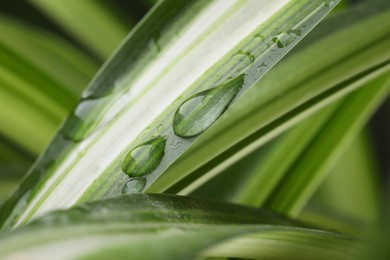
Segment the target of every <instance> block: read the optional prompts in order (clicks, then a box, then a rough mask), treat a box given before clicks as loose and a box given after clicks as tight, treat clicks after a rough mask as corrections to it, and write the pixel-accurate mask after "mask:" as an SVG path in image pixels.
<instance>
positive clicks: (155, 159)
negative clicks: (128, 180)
mask: <svg viewBox="0 0 390 260" xmlns="http://www.w3.org/2000/svg"><path fill="white" fill-rule="evenodd" d="M165 144H166V140H165V138H164V137H162V136H158V137H156V138H153V139H151V140H149V141H147V142H145V143H142V144H140V145H138V146H136V147H135V148H133V149H132V150H130V151H129V152H128V153H127V155H126V157H125V160H124V161H123V164H122V170H123V172H125V173H126V174H127V175H128V176H130V177H136V176H142V175H145V174H149V173H151V172H152V171H153V170H155V169H156V168H157V167H158V165H159V164H160V162H161V160H162V158H163V157H164V150H165Z"/></svg>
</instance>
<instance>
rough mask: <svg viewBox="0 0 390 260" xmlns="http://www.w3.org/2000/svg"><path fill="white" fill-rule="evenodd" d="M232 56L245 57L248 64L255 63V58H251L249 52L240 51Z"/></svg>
mask: <svg viewBox="0 0 390 260" xmlns="http://www.w3.org/2000/svg"><path fill="white" fill-rule="evenodd" d="M234 55H245V56H246V57H247V58H248V59H249V61H250V63H253V62H254V61H255V56H253V55H252V54H251V53H250V52H249V51H241V50H240V51H238V52H236V53H235V54H234Z"/></svg>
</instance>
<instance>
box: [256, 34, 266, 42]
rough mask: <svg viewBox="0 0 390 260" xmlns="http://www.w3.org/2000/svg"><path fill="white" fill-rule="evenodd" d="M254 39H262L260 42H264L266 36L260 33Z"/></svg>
mask: <svg viewBox="0 0 390 260" xmlns="http://www.w3.org/2000/svg"><path fill="white" fill-rule="evenodd" d="M254 37H255V38H258V39H260V41H264V36H263V35H261V34H260V33H257V34H255V36H254Z"/></svg>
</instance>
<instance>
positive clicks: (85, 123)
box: [60, 97, 111, 142]
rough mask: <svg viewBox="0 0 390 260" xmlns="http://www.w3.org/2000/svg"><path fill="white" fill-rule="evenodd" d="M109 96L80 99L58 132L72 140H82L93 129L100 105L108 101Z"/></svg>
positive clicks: (97, 118)
mask: <svg viewBox="0 0 390 260" xmlns="http://www.w3.org/2000/svg"><path fill="white" fill-rule="evenodd" d="M110 100H111V99H110V97H103V98H88V99H82V100H81V101H80V103H79V104H78V105H77V107H76V108H75V109H74V110H73V112H72V114H70V115H69V116H68V118H67V119H66V122H65V124H64V126H63V127H62V129H61V131H60V133H61V134H62V136H63V137H64V138H65V139H67V140H70V141H73V142H80V141H82V140H84V139H85V138H86V137H87V136H88V135H89V134H91V132H92V131H93V130H94V129H95V126H96V125H97V124H98V122H99V119H100V116H101V115H100V114H101V113H100V107H103V106H106V105H107V104H108V102H110Z"/></svg>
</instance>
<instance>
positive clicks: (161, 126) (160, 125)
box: [157, 124, 164, 134]
mask: <svg viewBox="0 0 390 260" xmlns="http://www.w3.org/2000/svg"><path fill="white" fill-rule="evenodd" d="M163 130H164V125H163V124H159V125H158V127H157V131H158V133H159V134H160V133H161V132H162V131H163Z"/></svg>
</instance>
